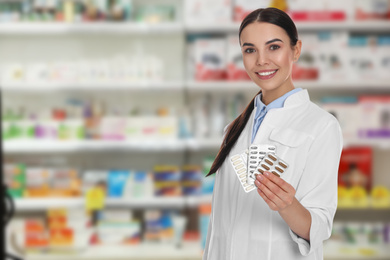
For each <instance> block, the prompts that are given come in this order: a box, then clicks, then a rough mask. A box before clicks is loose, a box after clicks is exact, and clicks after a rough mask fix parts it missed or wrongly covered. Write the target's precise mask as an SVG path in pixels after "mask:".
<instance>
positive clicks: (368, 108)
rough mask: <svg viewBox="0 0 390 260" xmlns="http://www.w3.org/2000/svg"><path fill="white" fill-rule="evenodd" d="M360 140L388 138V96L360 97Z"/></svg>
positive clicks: (389, 130)
mask: <svg viewBox="0 0 390 260" xmlns="http://www.w3.org/2000/svg"><path fill="white" fill-rule="evenodd" d="M359 104H360V114H361V122H362V123H361V127H360V129H359V137H361V138H390V96H360V97H359Z"/></svg>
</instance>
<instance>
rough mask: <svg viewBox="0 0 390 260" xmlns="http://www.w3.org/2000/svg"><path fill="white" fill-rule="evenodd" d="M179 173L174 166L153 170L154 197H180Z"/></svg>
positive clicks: (162, 166) (157, 167)
mask: <svg viewBox="0 0 390 260" xmlns="http://www.w3.org/2000/svg"><path fill="white" fill-rule="evenodd" d="M180 181H181V172H180V170H179V168H178V167H176V166H165V165H161V166H156V167H155V168H154V192H155V195H156V196H180V195H182V188H181V182H180Z"/></svg>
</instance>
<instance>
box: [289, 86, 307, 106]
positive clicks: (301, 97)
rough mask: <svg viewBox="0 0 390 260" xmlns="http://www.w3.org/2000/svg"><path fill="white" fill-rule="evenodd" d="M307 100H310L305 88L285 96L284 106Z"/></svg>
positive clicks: (299, 103)
mask: <svg viewBox="0 0 390 260" xmlns="http://www.w3.org/2000/svg"><path fill="white" fill-rule="evenodd" d="M307 102H310V96H309V93H308V91H307V89H302V90H301V91H298V92H296V93H294V94H292V95H291V96H289V97H287V98H286V101H284V108H288V107H295V106H299V105H301V104H303V103H307Z"/></svg>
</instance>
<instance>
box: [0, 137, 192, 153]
mask: <svg viewBox="0 0 390 260" xmlns="http://www.w3.org/2000/svg"><path fill="white" fill-rule="evenodd" d="M185 149H186V141H184V140H161V139H159V140H155V141H153V140H150V139H149V140H145V141H125V140H117V141H106V140H82V141H55V140H54V141H47V140H33V141H21V140H16V141H6V142H4V145H3V151H4V152H5V153H47V152H50V153H52V152H77V151H84V152H87V151H88V152H108V151H121V150H123V151H138V152H145V151H146V152H150V151H155V152H162V151H164V152H167V151H175V152H176V151H184V150H185Z"/></svg>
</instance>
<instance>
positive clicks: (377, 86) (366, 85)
mask: <svg viewBox="0 0 390 260" xmlns="http://www.w3.org/2000/svg"><path fill="white" fill-rule="evenodd" d="M294 85H295V87H297V88H304V89H307V90H309V91H315V90H322V91H323V90H332V91H333V90H351V91H353V90H363V91H367V90H372V91H390V84H389V83H388V82H387V81H386V80H375V81H364V80H363V81H354V80H342V81H341V80H340V81H329V82H326V81H317V80H307V81H303V80H301V81H299V80H296V81H294ZM186 87H187V88H188V89H189V90H190V91H191V92H198V91H199V92H201V91H202V92H203V91H216V92H218V91H224V92H226V91H231V92H237V91H252V90H253V91H256V90H258V86H257V85H256V84H255V83H254V82H252V81H203V82H199V81H198V82H197V81H189V82H187V83H186Z"/></svg>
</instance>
